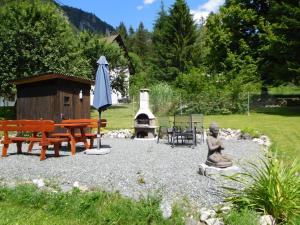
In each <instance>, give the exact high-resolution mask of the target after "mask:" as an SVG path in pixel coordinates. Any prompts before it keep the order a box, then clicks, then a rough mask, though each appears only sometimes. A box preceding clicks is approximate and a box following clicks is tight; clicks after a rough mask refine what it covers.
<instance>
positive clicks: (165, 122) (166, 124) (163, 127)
mask: <svg viewBox="0 0 300 225" xmlns="http://www.w3.org/2000/svg"><path fill="white" fill-rule="evenodd" d="M172 123H173V122H172V121H170V119H169V117H168V116H163V117H159V118H158V124H159V127H158V135H157V143H159V140H160V139H161V138H162V137H163V135H164V134H166V135H167V137H168V143H171V142H172V133H173V126H172V125H171V124H172Z"/></svg>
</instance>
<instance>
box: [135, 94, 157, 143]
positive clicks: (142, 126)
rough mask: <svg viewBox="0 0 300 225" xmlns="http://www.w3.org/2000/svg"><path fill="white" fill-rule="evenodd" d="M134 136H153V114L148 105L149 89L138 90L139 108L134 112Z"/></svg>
mask: <svg viewBox="0 0 300 225" xmlns="http://www.w3.org/2000/svg"><path fill="white" fill-rule="evenodd" d="M134 120H135V125H134V128H135V136H136V137H137V138H147V139H149V138H154V137H155V128H156V126H155V116H154V115H153V113H152V112H151V111H150V107H149V89H141V90H140V108H139V110H138V112H137V113H136V114H135V117H134Z"/></svg>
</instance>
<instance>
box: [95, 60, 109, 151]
mask: <svg viewBox="0 0 300 225" xmlns="http://www.w3.org/2000/svg"><path fill="white" fill-rule="evenodd" d="M97 64H98V65H99V66H98V69H97V73H96V82H95V93H94V101H93V106H94V107H95V108H96V109H97V110H98V112H99V121H98V129H97V137H98V138H97V139H98V143H97V149H100V147H101V134H100V127H101V112H102V111H104V110H106V109H107V108H108V107H109V106H111V104H112V102H111V86H110V78H109V77H110V75H109V70H108V62H107V61H106V58H105V56H101V57H100V59H99V60H98V61H97Z"/></svg>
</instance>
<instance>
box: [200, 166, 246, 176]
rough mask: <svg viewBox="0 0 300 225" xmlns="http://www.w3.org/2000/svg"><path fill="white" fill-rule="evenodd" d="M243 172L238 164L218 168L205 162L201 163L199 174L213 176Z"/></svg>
mask: <svg viewBox="0 0 300 225" xmlns="http://www.w3.org/2000/svg"><path fill="white" fill-rule="evenodd" d="M239 173H241V169H240V168H239V167H237V166H230V167H227V168H217V167H213V166H208V165H206V164H205V163H201V164H200V165H199V174H200V175H203V176H207V177H213V176H232V175H235V174H239Z"/></svg>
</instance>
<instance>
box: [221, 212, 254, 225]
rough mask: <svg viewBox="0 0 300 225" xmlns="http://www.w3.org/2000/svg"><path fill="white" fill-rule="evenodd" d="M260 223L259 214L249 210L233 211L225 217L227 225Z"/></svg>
mask: <svg viewBox="0 0 300 225" xmlns="http://www.w3.org/2000/svg"><path fill="white" fill-rule="evenodd" d="M258 221H259V216H258V214H257V213H256V212H255V211H252V210H249V209H243V210H241V211H237V210H231V211H230V213H229V214H228V215H226V216H225V217H224V222H225V224H226V225H241V224H242V225H257V224H258Z"/></svg>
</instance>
